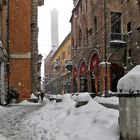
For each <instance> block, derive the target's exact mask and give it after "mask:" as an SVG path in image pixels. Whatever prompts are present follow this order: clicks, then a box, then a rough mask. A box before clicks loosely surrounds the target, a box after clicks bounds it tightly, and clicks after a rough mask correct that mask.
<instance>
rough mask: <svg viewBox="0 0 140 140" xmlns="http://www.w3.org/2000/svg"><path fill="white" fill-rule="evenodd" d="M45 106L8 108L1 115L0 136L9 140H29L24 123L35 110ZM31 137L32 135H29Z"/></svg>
mask: <svg viewBox="0 0 140 140" xmlns="http://www.w3.org/2000/svg"><path fill="white" fill-rule="evenodd" d="M42 106H43V104H37V105H18V106H8V107H6V108H7V111H6V112H2V113H1V114H0V134H2V135H3V136H5V137H7V139H8V140H20V139H25V140H28V134H27V133H28V132H26V136H24V133H22V132H23V129H24V122H25V121H26V119H27V118H28V116H29V115H30V113H33V112H34V111H35V110H38V109H39V108H41V107H42ZM29 135H30V134H29Z"/></svg>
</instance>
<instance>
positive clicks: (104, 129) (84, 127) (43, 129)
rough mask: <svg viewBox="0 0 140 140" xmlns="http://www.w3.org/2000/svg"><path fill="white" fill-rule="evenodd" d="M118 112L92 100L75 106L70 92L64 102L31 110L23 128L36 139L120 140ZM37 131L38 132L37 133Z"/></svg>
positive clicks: (31, 137)
mask: <svg viewBox="0 0 140 140" xmlns="http://www.w3.org/2000/svg"><path fill="white" fill-rule="evenodd" d="M118 116H119V113H118V111H116V110H112V109H107V108H105V107H103V106H102V105H100V104H98V103H97V102H95V101H93V100H89V102H88V104H86V105H84V106H81V107H80V108H75V102H74V101H73V100H72V98H71V95H70V94H66V95H63V98H62V102H60V103H55V102H48V103H47V104H46V105H45V106H44V107H42V108H41V109H40V110H39V111H36V112H34V113H32V114H30V117H29V118H28V119H27V120H26V121H25V123H24V124H25V126H26V127H25V128H24V129H23V133H24V131H30V136H29V137H30V138H29V139H34V140H41V139H47V140H52V139H53V140H93V139H95V140H119V126H118ZM34 134H35V135H34Z"/></svg>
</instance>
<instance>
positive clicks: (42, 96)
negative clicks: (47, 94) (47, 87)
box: [40, 91, 44, 102]
mask: <svg viewBox="0 0 140 140" xmlns="http://www.w3.org/2000/svg"><path fill="white" fill-rule="evenodd" d="M40 96H41V101H42V102H43V98H44V93H43V92H42V91H41V94H40Z"/></svg>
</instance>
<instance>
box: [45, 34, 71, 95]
mask: <svg viewBox="0 0 140 140" xmlns="http://www.w3.org/2000/svg"><path fill="white" fill-rule="evenodd" d="M68 60H71V34H70V33H69V34H68V35H67V37H66V38H65V39H64V41H63V42H62V43H61V44H60V46H59V47H58V49H57V50H56V51H55V53H54V54H53V55H52V56H51V59H50V63H49V67H48V65H46V67H45V68H46V69H49V70H50V71H49V72H50V73H49V76H50V77H49V79H46V91H47V93H48V94H64V93H68V92H70V80H71V72H70V71H68V70H67V68H66V65H67V62H68ZM50 64H51V66H50ZM47 75H48V74H47Z"/></svg>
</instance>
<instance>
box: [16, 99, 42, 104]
mask: <svg viewBox="0 0 140 140" xmlns="http://www.w3.org/2000/svg"><path fill="white" fill-rule="evenodd" d="M38 104H40V103H33V102H29V101H27V100H23V101H22V102H20V103H19V104H18V105H38Z"/></svg>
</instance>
